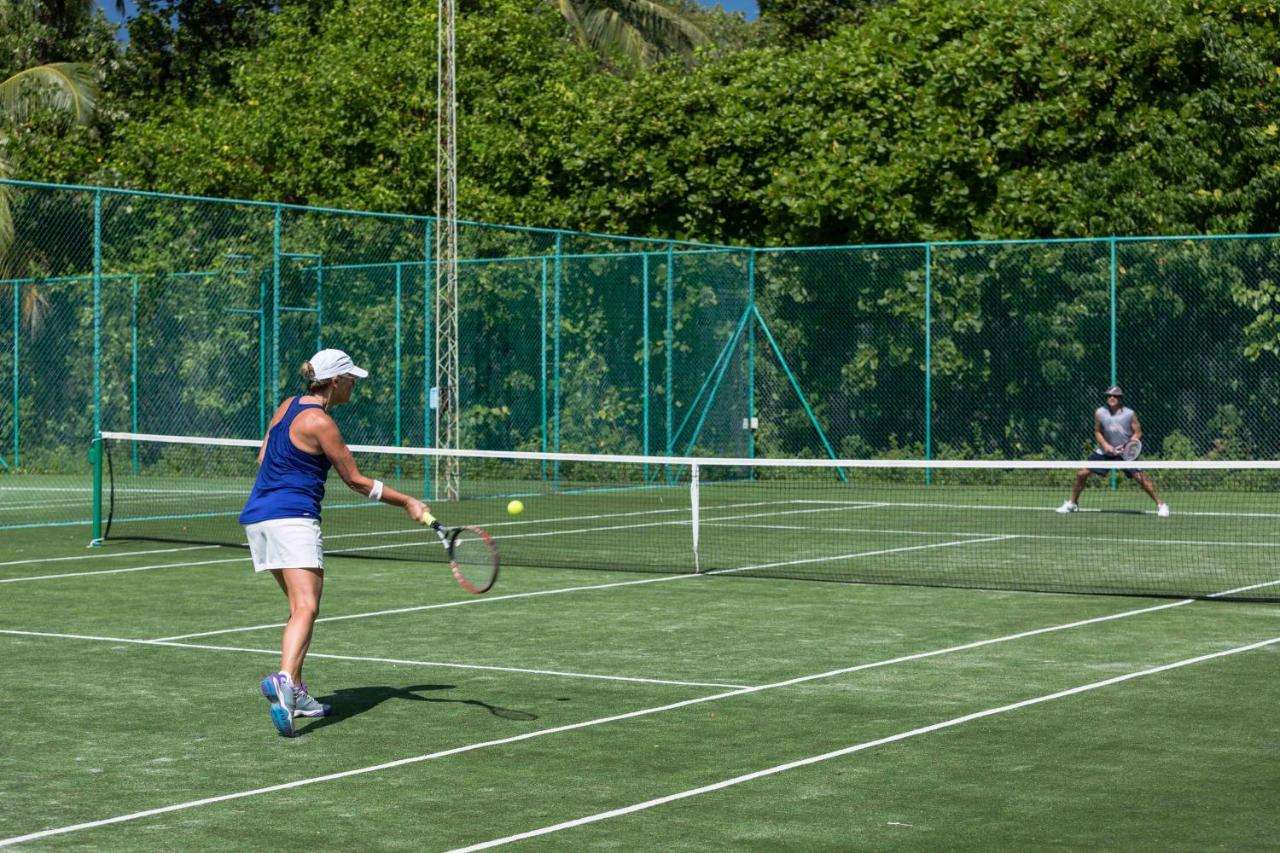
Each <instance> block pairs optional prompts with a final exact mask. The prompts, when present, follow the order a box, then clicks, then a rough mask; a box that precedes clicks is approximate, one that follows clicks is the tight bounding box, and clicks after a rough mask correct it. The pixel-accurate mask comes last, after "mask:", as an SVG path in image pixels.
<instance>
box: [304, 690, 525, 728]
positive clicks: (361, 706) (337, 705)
mask: <svg viewBox="0 0 1280 853" xmlns="http://www.w3.org/2000/svg"><path fill="white" fill-rule="evenodd" d="M453 689H454V685H452V684H415V685H413V686H410V687H390V686H385V685H381V686H368V687H340V688H338V689H337V690H335V691H333V693H331V694H329V695H328V696H321V697H317V698H318V699H319V700H320V701H321V702H324V703H325V704H328V705H332V706H333V711H332V712H331V713H330V714H329V716H327V717H321V718H320V719H318V720H316V721H315V722H314V723H312V724H311V725H309V726H301V725H300V726H299V728H298V732H297V734H298V735H299V736H301V735H306V734H310V733H311V732H314V731H315V730H316V729H322V728H324V727H325V726H332V725H335V724H336V723H341V722H343V721H345V720H349V719H351V718H352V717H356V716H359V715H360V714H363V713H364V712H365V711H369V710H371V709H373V708H376V707H377V706H379V705H381V704H382V703H383V702H386V701H388V700H391V699H408V700H410V701H414V702H447V703H450V704H456V705H474V706H475V707H477V708H483V709H484V710H486V711H488V712H489V713H490V714H492V715H493V716H495V717H501V718H502V719H504V720H520V721H529V720H536V719H538V716H537V714H530V713H529V712H527V711H517V710H514V709H511V708H500V707H498V706H497V705H490V704H489V703H488V702H482V701H480V700H479V699H445V698H441V697H435V696H421V695H419V694H420V693H425V692H427V691H435V690H453ZM305 722H306V721H305V719H304V718H301V717H299V718H298V720H297V723H299V724H302V723H305Z"/></svg>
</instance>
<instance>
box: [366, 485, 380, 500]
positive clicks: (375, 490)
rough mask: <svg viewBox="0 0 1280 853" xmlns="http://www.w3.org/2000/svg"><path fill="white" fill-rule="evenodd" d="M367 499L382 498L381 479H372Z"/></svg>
mask: <svg viewBox="0 0 1280 853" xmlns="http://www.w3.org/2000/svg"><path fill="white" fill-rule="evenodd" d="M369 500H371V501H380V500H382V481H381V480H374V481H373V486H372V488H370V489H369Z"/></svg>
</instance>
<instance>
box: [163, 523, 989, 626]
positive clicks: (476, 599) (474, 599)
mask: <svg viewBox="0 0 1280 853" xmlns="http://www.w3.org/2000/svg"><path fill="white" fill-rule="evenodd" d="M995 538H1008V537H995ZM986 541H989V540H986V539H966V540H963V541H960V542H942V543H935V544H932V545H919V546H912V547H909V548H894V549H891V550H889V551H885V550H879V551H865V552H863V553H860V554H842V555H840V556H837V557H817V558H813V559H806V560H797V561H792V562H788V563H767V564H762V565H758V566H742V567H739V568H735V569H716V570H714V571H709V572H701V573H696V572H687V573H685V574H679V575H662V576H660V577H648V578H640V579H639V580H625V581H614V582H612V583H602V584H592V585H590V586H571V587H560V588H557V589H542V590H536V591H534V592H513V593H509V594H507V595H484V596H471V597H468V598H462V599H457V600H454V601H444V602H439V603H436V604H418V605H414V606H412V607H397V608H394V609H392V610H374V611H370V612H366V613H348V614H346V615H343V616H322V617H320V618H318V619H316V622H343V621H346V620H348V619H369V618H373V617H376V616H393V615H396V614H400V613H419V612H421V611H424V610H439V609H441V608H444V607H461V606H463V605H469V604H483V603H485V602H491V601H508V600H512V599H518V598H536V597H539V596H544V595H559V594H560V593H565V592H587V591H591V590H597V589H613V588H615V587H622V586H639V585H640V584H649V583H665V582H667V581H678V580H686V579H688V578H700V577H706V576H708V575H721V574H730V573H733V572H744V571H749V570H751V569H763V568H773V567H776V566H784V565H786V566H790V565H796V564H798V563H814V562H821V561H823V560H851V559H854V558H856V557H876V556H879V555H881V554H887V553H894V552H897V551H914V550H919V549H921V548H945V547H947V546H949V545H968V544H972V543H974V542H986ZM990 541H994V539H993V540H990ZM284 625H285V623H283V622H273V623H271V624H269V625H246V626H243V627H240V628H220V629H219V630H217V631H201V632H199V633H196V634H177V635H175V636H172V637H159V638H157V639H156V640H155V641H154V642H172V641H174V640H195V639H199V638H201V637H217V636H220V635H222V634H240V633H245V632H248V631H265V630H267V629H269V628H283V627H284Z"/></svg>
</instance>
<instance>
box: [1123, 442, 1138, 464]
mask: <svg viewBox="0 0 1280 853" xmlns="http://www.w3.org/2000/svg"><path fill="white" fill-rule="evenodd" d="M1140 455H1142V439H1140V438H1131V439H1129V440H1128V441H1127V442H1125V445H1124V447H1122V448H1120V458H1121V459H1123V460H1124V461H1125V462H1132V461H1133V460H1135V459H1137V458H1138V457H1139V456H1140Z"/></svg>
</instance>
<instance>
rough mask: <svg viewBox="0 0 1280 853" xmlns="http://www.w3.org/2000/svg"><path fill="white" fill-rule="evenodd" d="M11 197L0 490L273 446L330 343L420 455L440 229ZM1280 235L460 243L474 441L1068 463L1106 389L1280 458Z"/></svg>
mask: <svg viewBox="0 0 1280 853" xmlns="http://www.w3.org/2000/svg"><path fill="white" fill-rule="evenodd" d="M4 184H5V189H4V191H5V192H6V193H7V194H8V196H9V200H10V206H11V209H12V211H13V217H14V223H15V239H14V241H13V243H12V245H10V246H8V247H5V248H4V250H3V253H2V254H0V476H3V474H4V472H6V471H17V470H22V471H29V472H37V473H38V472H59V473H74V472H83V471H84V465H85V463H84V452H85V450H86V448H88V447H89V445H90V442H91V440H92V438H93V436H94V434H95V432H97V431H102V430H115V431H128V432H149V433H160V434H178V435H204V436H213V437H225V438H257V437H260V436H261V435H262V433H263V431H264V427H265V425H266V422H267V420H268V419H269V418H270V416H271V413H272V411H273V410H274V407H275V406H276V405H277V403H278V402H279V401H280V400H281V399H283V398H284V397H285V396H287V395H289V394H291V393H294V392H295V391H296V390H297V389H298V382H297V379H296V374H297V368H298V366H299V365H300V363H301V362H302V361H303V360H304V359H305V358H307V357H308V356H310V355H311V354H312V353H313V352H314V351H315V350H316V349H317V348H319V347H321V346H339V347H342V348H345V349H348V350H350V351H351V352H352V354H353V355H354V356H355V357H356V359H357V362H358V363H361V364H364V365H366V366H368V367H369V369H370V370H371V373H372V377H371V379H370V380H369V381H368V382H365V383H362V385H361V386H360V388H359V389H358V392H357V399H356V401H355V404H354V405H352V406H350V407H348V408H344V410H343V412H342V418H341V421H342V426H343V430H344V433H345V435H346V437H347V438H348V440H349V441H351V442H353V443H365V444H384V445H395V446H433V445H434V442H435V437H434V435H433V426H432V422H433V418H432V412H431V409H430V403H429V401H430V399H431V392H430V388H431V385H432V383H433V376H434V372H433V370H432V368H431V365H432V364H433V359H434V353H433V348H434V335H435V328H434V324H435V314H434V302H433V299H434V294H433V287H434V261H433V258H432V257H431V253H432V250H433V245H434V239H433V233H432V228H433V221H432V219H431V218H429V217H413V216H394V215H380V214H367V213H354V212H343V211H329V210H320V209H313V208H301V207H294V206H288V205H274V204H265V203H253V202H239V201H225V200H216V199H193V198H183V197H174V196H166V195H159V194H148V193H136V192H128V191H121V190H112V189H105V188H92V187H87V188H83V187H81V188H77V187H63V186H51V185H40V184H30V183H20V182H4ZM1277 246H1280V242H1278V238H1276V237H1274V236H1251V237H1230V238H1221V237H1220V238H1205V237H1201V238H1176V239H1174V238H1117V239H1090V240H1060V241H1039V242H1037V241H1011V242H987V243H933V244H909V245H894V246H842V247H826V248H805V249H787V248H775V249H749V248H734V247H722V246H706V245H696V244H687V243H675V242H666V241H659V240H645V239H637V238H623V237H610V236H602V235H586V234H578V233H572V232H562V231H550V230H536V229H518V228H504V227H497V226H488V225H481V224H463V225H461V226H460V233H459V253H460V256H461V260H460V263H459V290H460V302H461V305H460V321H459V322H460V328H461V334H460V339H461V340H460V352H461V379H460V387H459V389H458V392H457V394H456V399H457V400H458V402H459V404H460V405H461V406H462V409H461V419H462V434H463V443H464V444H465V445H466V446H469V447H472V448H478V449H498V450H504V449H510V450H542V449H545V450H550V451H573V452H589V453H639V454H653V455H714V456H730V457H750V456H799V457H821V456H838V457H864V458H875V457H890V456H907V457H921V458H938V459H941V458H979V457H984V458H1001V457H1009V458H1048V459H1076V458H1080V457H1082V456H1083V455H1085V454H1086V453H1087V452H1088V451H1089V450H1090V449H1091V445H1092V435H1091V432H1092V430H1091V417H1092V411H1093V409H1094V408H1095V407H1096V406H1097V405H1098V404H1099V402H1100V392H1101V390H1102V389H1103V388H1104V387H1105V386H1107V385H1108V384H1110V383H1112V382H1119V383H1120V384H1121V385H1122V386H1124V388H1125V391H1126V395H1127V396H1126V402H1127V403H1129V404H1130V405H1132V406H1133V407H1134V408H1135V409H1136V410H1137V411H1138V413H1139V415H1140V417H1141V418H1142V422H1143V425H1144V427H1145V430H1146V433H1147V446H1148V455H1150V456H1154V457H1158V458H1173V459H1187V458H1199V457H1204V456H1208V457H1211V458H1223V459H1253V458H1277V456H1278V455H1280V454H1278V451H1280V377H1277V375H1276V366H1277V365H1276V359H1277V352H1280V319H1277V316H1278V315H1277V313H1276V301H1277V299H1278V298H1280V297H1278V296H1277V293H1278V291H1277V286H1276V282H1277V271H1278V265H1277V261H1278V260H1280V258H1277ZM554 474H555V472H554V471H551V472H549V474H548V476H554ZM654 476H655V477H656V476H659V474H658V473H657V472H654ZM5 521H6V519H4V518H0V525H3V524H4V523H5Z"/></svg>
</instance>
